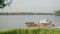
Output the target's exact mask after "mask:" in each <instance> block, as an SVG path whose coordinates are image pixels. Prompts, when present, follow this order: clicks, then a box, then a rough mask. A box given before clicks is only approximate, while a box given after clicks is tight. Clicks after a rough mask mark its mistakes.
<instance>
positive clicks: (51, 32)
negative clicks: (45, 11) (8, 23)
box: [0, 28, 60, 34]
mask: <svg viewBox="0 0 60 34" xmlns="http://www.w3.org/2000/svg"><path fill="white" fill-rule="evenodd" d="M0 34H60V30H58V29H50V28H20V29H12V30H5V31H4V30H3V31H1V30H0Z"/></svg>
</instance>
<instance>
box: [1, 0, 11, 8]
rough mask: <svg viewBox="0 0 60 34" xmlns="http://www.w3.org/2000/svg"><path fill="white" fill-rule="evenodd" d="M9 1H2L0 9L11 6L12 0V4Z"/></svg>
mask: <svg viewBox="0 0 60 34" xmlns="http://www.w3.org/2000/svg"><path fill="white" fill-rule="evenodd" d="M7 1H8V0H0V8H4V7H5V6H7V5H10V4H11V3H12V0H10V2H9V1H8V3H7Z"/></svg>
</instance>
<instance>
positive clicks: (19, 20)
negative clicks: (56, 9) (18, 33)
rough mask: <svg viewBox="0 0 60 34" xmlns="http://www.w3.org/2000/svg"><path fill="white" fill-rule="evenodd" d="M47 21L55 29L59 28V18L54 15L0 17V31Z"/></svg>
mask: <svg viewBox="0 0 60 34" xmlns="http://www.w3.org/2000/svg"><path fill="white" fill-rule="evenodd" d="M43 19H49V20H51V21H52V24H55V27H60V16H54V15H0V29H11V28H22V27H25V28H26V27H27V25H26V24H25V22H27V21H34V22H38V21H39V20H43Z"/></svg>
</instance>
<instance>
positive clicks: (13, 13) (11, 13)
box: [0, 12, 53, 15]
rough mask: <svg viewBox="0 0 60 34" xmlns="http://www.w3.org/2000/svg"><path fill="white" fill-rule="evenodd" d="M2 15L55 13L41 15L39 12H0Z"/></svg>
mask: <svg viewBox="0 0 60 34" xmlns="http://www.w3.org/2000/svg"><path fill="white" fill-rule="evenodd" d="M0 15H53V13H39V12H0Z"/></svg>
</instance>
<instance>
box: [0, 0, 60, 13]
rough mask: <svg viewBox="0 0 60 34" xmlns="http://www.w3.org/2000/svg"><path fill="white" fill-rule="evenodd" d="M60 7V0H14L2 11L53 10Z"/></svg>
mask: <svg viewBox="0 0 60 34" xmlns="http://www.w3.org/2000/svg"><path fill="white" fill-rule="evenodd" d="M59 9H60V0H13V2H12V4H11V5H10V7H8V6H7V7H5V8H4V9H0V11H1V12H53V11H54V10H59Z"/></svg>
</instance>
